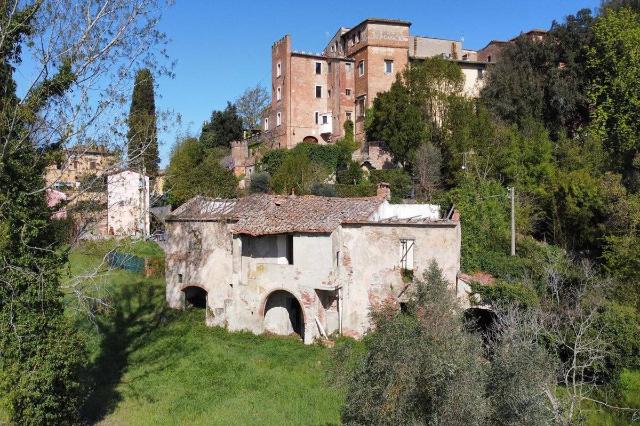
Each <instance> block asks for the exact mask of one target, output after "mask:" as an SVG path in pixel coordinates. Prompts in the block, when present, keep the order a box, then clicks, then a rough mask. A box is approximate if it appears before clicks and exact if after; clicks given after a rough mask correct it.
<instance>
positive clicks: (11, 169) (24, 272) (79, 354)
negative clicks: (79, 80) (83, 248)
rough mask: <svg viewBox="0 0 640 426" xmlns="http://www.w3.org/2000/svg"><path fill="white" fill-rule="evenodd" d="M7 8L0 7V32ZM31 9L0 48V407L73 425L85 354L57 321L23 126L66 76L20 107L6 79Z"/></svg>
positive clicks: (54, 274) (51, 265)
mask: <svg viewBox="0 0 640 426" xmlns="http://www.w3.org/2000/svg"><path fill="white" fill-rule="evenodd" d="M11 4H12V3H6V2H4V3H3V2H0V28H6V25H7V24H8V21H9V16H10V14H9V12H8V9H7V8H8V7H10V6H9V5H11ZM37 7H39V3H36V5H35V6H29V7H25V8H24V9H23V10H21V11H20V12H18V13H13V16H12V17H11V24H12V25H13V26H12V30H13V31H12V32H9V36H8V37H7V38H6V39H5V40H4V42H3V43H2V44H0V405H3V406H5V407H6V408H7V409H8V412H9V415H10V416H11V421H12V422H13V423H15V424H73V423H78V422H79V421H80V418H79V407H80V406H81V403H82V394H83V392H82V386H81V380H80V371H81V369H82V367H83V366H84V365H85V363H86V352H85V350H84V344H83V341H82V339H81V338H80V336H79V335H78V333H77V332H76V331H75V329H74V328H73V326H72V325H71V324H70V322H69V321H68V319H67V318H66V317H65V315H64V305H63V299H62V298H63V294H62V291H61V289H60V282H59V279H60V276H59V274H60V272H59V271H60V267H61V266H62V265H64V263H65V262H66V256H65V252H64V251H63V250H62V249H61V247H60V245H59V243H58V241H56V240H55V235H56V233H55V232H53V223H52V220H51V214H52V209H50V208H48V207H47V203H46V199H45V192H44V191H43V190H42V189H43V188H44V181H43V173H44V170H45V166H46V163H45V160H44V156H43V155H42V151H41V147H38V146H36V144H35V143H34V142H33V141H32V139H31V138H30V132H31V128H32V122H31V121H30V120H35V117H37V114H38V112H39V109H40V108H42V106H44V105H46V103H47V101H49V100H51V99H52V98H53V97H55V96H57V95H59V94H60V93H62V92H64V91H65V90H67V89H68V88H69V85H70V84H71V83H72V82H73V74H72V73H71V70H70V67H69V66H68V65H65V64H62V65H61V67H60V69H59V70H58V73H57V74H55V75H54V76H53V77H52V78H51V79H48V80H45V81H44V82H43V83H42V85H41V87H40V88H36V90H34V91H33V92H32V93H33V94H34V95H32V96H31V97H30V98H29V99H28V100H26V101H24V102H21V101H20V100H19V99H18V98H17V96H16V93H15V89H16V85H15V82H14V80H13V72H14V68H13V65H14V64H16V63H19V60H20V43H21V41H22V39H23V37H24V36H25V35H26V34H28V33H29V32H30V30H31V29H30V21H31V19H32V17H33V15H34V13H35V12H36V11H37ZM34 96H35V97H36V99H33V97H34Z"/></svg>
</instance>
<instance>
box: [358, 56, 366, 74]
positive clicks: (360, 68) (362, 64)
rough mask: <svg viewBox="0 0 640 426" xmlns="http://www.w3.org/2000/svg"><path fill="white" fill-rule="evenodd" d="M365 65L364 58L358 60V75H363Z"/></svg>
mask: <svg viewBox="0 0 640 426" xmlns="http://www.w3.org/2000/svg"><path fill="white" fill-rule="evenodd" d="M365 66H366V65H365V63H364V59H363V60H361V61H360V62H358V75H359V76H360V77H362V76H364V70H365Z"/></svg>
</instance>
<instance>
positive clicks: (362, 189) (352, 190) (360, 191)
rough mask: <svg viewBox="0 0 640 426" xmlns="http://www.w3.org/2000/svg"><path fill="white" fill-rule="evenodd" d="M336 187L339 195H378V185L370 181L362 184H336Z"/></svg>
mask: <svg viewBox="0 0 640 426" xmlns="http://www.w3.org/2000/svg"><path fill="white" fill-rule="evenodd" d="M335 189H336V195H337V196H338V197H372V196H374V195H376V186H375V185H371V184H368V183H363V184H360V185H342V184H336V185H335Z"/></svg>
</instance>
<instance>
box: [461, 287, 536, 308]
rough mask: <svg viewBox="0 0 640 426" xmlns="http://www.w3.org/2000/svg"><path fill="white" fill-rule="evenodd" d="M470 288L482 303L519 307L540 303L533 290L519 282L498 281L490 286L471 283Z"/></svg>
mask: <svg viewBox="0 0 640 426" xmlns="http://www.w3.org/2000/svg"><path fill="white" fill-rule="evenodd" d="M471 289H472V290H473V292H474V293H477V294H479V295H480V297H481V298H482V302H483V303H490V304H492V305H495V306H513V305H516V306H519V307H521V308H529V307H533V306H537V305H539V304H540V299H539V298H538V294H537V293H536V292H535V290H533V289H531V288H529V287H527V286H525V285H524V284H520V283H506V282H498V283H496V284H495V285H491V286H487V285H483V284H479V283H471Z"/></svg>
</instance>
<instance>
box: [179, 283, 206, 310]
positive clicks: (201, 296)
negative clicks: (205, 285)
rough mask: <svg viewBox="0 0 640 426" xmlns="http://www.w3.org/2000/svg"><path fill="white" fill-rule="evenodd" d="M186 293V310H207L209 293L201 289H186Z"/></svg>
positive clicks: (184, 290)
mask: <svg viewBox="0 0 640 426" xmlns="http://www.w3.org/2000/svg"><path fill="white" fill-rule="evenodd" d="M182 292H183V293H184V305H185V308H197V309H205V308H206V307H207V292H206V291H205V290H204V289H202V288H200V287H186V288H184V289H183V290H182Z"/></svg>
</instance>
